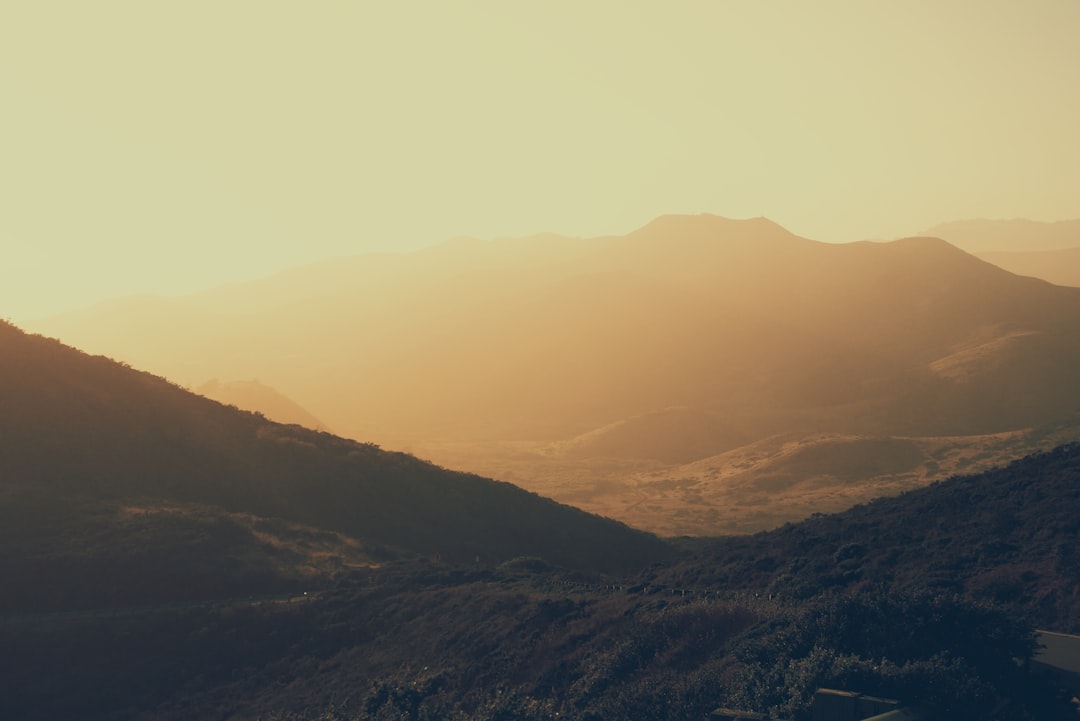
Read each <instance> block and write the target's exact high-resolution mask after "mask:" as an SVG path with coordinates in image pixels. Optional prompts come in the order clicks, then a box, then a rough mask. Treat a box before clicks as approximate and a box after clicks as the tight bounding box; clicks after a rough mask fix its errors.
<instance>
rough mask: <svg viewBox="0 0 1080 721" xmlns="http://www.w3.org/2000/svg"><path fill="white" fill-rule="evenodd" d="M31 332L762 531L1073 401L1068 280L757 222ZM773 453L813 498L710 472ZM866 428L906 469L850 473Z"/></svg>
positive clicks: (497, 250) (420, 450) (1054, 417)
mask: <svg viewBox="0 0 1080 721" xmlns="http://www.w3.org/2000/svg"><path fill="white" fill-rule="evenodd" d="M38 329H39V330H42V331H43V332H46V333H48V334H50V335H55V336H57V337H59V338H61V339H63V340H64V341H65V342H68V343H71V344H73V345H76V346H78V347H81V348H84V349H87V350H90V351H92V352H96V353H105V354H107V355H109V356H112V357H115V358H119V359H122V360H124V361H126V362H129V363H132V364H134V365H136V366H138V367H141V368H146V369H148V370H150V371H152V372H154V373H159V374H162V375H164V376H166V377H168V378H170V379H171V380H173V381H176V382H178V383H182V384H184V385H186V386H189V387H198V386H199V385H200V384H202V383H204V382H205V380H206V379H207V378H244V377H246V378H251V377H257V378H259V379H260V380H261V381H262V382H264V383H266V384H268V385H270V386H272V387H273V388H275V389H277V390H279V391H280V392H281V393H283V394H285V395H286V396H288V397H290V398H292V399H294V400H295V401H296V402H298V403H299V404H300V405H302V406H303V407H305V408H307V409H309V410H310V412H311V413H312V414H314V415H315V416H317V417H318V418H320V419H322V420H324V421H325V422H326V423H327V424H328V425H329V426H330V427H332V428H334V429H335V430H337V431H338V432H340V433H342V434H343V435H345V436H349V437H353V438H357V439H361V440H371V441H375V442H377V443H379V444H381V445H383V446H387V447H394V448H401V449H405V450H408V451H411V452H413V453H416V454H418V455H420V456H423V457H426V458H430V459H432V460H434V461H435V462H437V463H440V464H442V465H445V466H451V467H456V468H467V469H470V470H473V471H476V472H479V473H482V474H483V475H487V476H492V477H497V478H501V479H504V480H509V481H512V482H514V483H517V484H519V485H521V486H524V487H526V488H529V489H531V490H534V491H537V492H539V493H542V494H544V495H547V496H550V497H554V498H556V499H558V500H562V501H565V502H570V503H574V504H575V505H578V506H579V507H582V508H585V509H588V510H592V511H596V512H601V513H603V514H605V515H608V516H611V517H615V518H620V519H624V520H629V519H633V522H634V523H635V524H636V525H639V526H640V527H646V528H650V529H653V530H657V531H661V532H664V533H669V534H680V533H693V534H709V533H715V532H721V531H730V530H734V529H738V530H756V529H759V528H766V527H771V526H772V525H775V524H776V523H779V522H783V521H786V520H793V519H796V518H800V517H804V516H806V515H809V513H811V512H813V511H815V510H838V509H839V508H842V507H844V506H845V504H847V505H850V503H852V502H855V501H857V500H866V499H868V498H869V497H872V496H873V495H877V494H878V493H880V492H881V490H883V489H884V490H886V491H887V492H896V491H898V490H901V489H903V488H906V487H912V486H915V485H921V484H925V483H927V482H929V481H930V480H933V479H934V478H940V477H944V475H948V474H949V473H953V472H963V471H969V470H976V469H978V468H980V467H985V464H986V463H987V462H992V461H1002V460H1006V459H1008V458H1014V457H1018V456H1020V455H1024V454H1025V453H1027V452H1030V451H1031V450H1035V449H1040V448H1049V447H1051V446H1052V445H1054V444H1056V443H1058V442H1061V441H1063V440H1068V439H1069V438H1071V437H1075V436H1076V424H1077V421H1078V417H1077V411H1078V410H1080V377H1078V376H1077V374H1076V373H1075V371H1074V369H1075V368H1076V367H1078V364H1080V290H1077V289H1072V288H1062V287H1057V286H1054V285H1051V284H1049V283H1046V282H1043V281H1039V280H1035V279H1032V278H1024V277H1018V276H1016V275H1014V274H1011V273H1009V272H1006V271H1004V270H1002V269H1000V268H998V267H996V266H994V265H991V264H990V263H987V262H984V261H982V260H980V259H978V258H976V257H974V256H972V255H969V254H968V253H965V252H963V251H962V250H960V249H958V248H956V247H955V246H952V245H950V244H948V243H946V242H944V241H942V240H940V239H934V238H908V239H903V240H899V241H894V242H888V243H871V242H862V243H851V244H845V245H834V244H827V243H820V242H816V241H812V240H808V239H805V238H801V237H798V236H795V235H793V234H791V233H789V232H788V231H786V230H784V229H783V228H781V227H779V226H777V225H776V224H774V223H772V222H770V221H768V220H766V219H762V218H758V219H751V220H730V219H726V218H720V217H717V216H708V215H702V216H664V217H661V218H658V219H657V220H655V221H653V222H652V223H650V224H648V225H646V226H644V227H642V228H640V229H639V230H637V231H634V232H632V233H630V234H627V235H625V236H608V237H599V238H584V239H582V238H566V237H560V236H552V235H543V236H534V237H528V238H520V239H508V240H500V241H491V242H485V241H478V240H473V239H467V238H460V239H456V240H454V241H451V242H448V243H446V244H443V245H440V246H435V247H433V248H429V249H427V250H424V251H420V252H416V253H410V254H398V255H395V254H382V255H364V256H356V257H352V258H343V259H339V260H335V261H333V262H330V263H326V264H322V265H316V266H311V267H307V268H301V269H297V270H294V271H290V272H287V273H284V274H281V275H279V276H275V277H272V278H267V279H265V280H262V281H259V282H255V283H251V284H244V285H237V286H230V287H226V288H221V289H219V290H216V291H211V292H208V293H204V294H200V295H196V296H190V297H184V298H172V299H167V298H133V299H119V300H116V301H113V302H110V303H108V304H105V305H102V306H98V307H95V308H92V309H90V310H87V311H83V312H77V313H71V314H67V315H65V316H62V317H57V318H54V319H52V320H51V321H49V322H46V323H42V324H41V325H40V327H39V328H38ZM785 443H788V444H790V443H796V444H797V445H799V446H801V447H806V446H808V444H812V443H817V444H823V445H822V446H821V448H820V449H819V450H818V451H817V459H818V460H817V465H816V466H815V468H816V472H815V475H814V479H813V482H812V485H813V486H814V487H813V489H810V490H812V491H813V492H811V493H807V490H808V489H807V487H806V484H802V485H801V487H796V486H798V485H799V484H791V483H787V484H785V483H780V482H774V481H769V480H768V479H769V478H770V477H773V476H775V473H774V472H772V471H769V472H762V473H756V474H754V475H755V478H757V479H758V480H753V481H752V482H751V483H750V485H749V486H745V493H741V494H735V495H732V494H731V493H729V492H727V491H725V490H724V489H722V488H721V487H720V486H719V485H718V484H717V482H716V480H715V479H716V478H722V477H728V476H730V475H731V474H732V473H734V472H735V471H737V470H738V468H737V464H746V463H748V462H749V461H748V458H750V457H755V454H756V451H755V450H754V449H755V448H757V449H758V450H759V451H760V450H761V449H762V448H766V447H771V448H782V447H783V446H784V444H785ZM755 444H758V445H756V446H755ZM868 444H869V445H868ZM874 444H881V445H882V447H891V448H895V447H903V448H905V449H907V450H905V451H904V453H903V454H901V455H902V456H903V461H902V462H901V463H900V464H899V466H896V465H895V464H893V465H890V464H888V463H885V464H884V465H881V467H880V470H881V473H880V474H878V475H871V476H865V475H860V476H858V477H857V480H853V479H852V477H851V474H850V473H849V472H848V471H846V470H845V469H847V468H850V467H852V464H853V463H854V464H857V463H858V461H857V460H852V459H853V458H855V459H857V458H858V457H859V454H861V453H865V448H867V447H873V445H874ZM946 448H951V449H953V450H952V451H945V450H942V449H946ZM739 449H743V450H742V451H741V452H738V451H739ZM980 463H982V464H983V465H979V464H980ZM695 464H696V465H695ZM731 464H736V465H731ZM705 467H709V468H712V469H714V470H715V471H716V472H715V473H711V475H710V473H699V472H698V470H695V469H701V468H705ZM871 470H873V468H871ZM875 480H876V481H878V482H876V483H875ZM755 484H756V485H755ZM855 484H861V485H862V488H854V485H855ZM686 489H689V492H684V491H685V490H686ZM763 491H768V492H769V494H770V497H771V498H773V499H776V502H777V504H778V506H777V509H779V508H782V509H783V510H782V511H780V510H777V509H762V508H761V507H760V503H758V502H756V501H754V499H755V498H760V496H761V492H763ZM703 507H704V508H703Z"/></svg>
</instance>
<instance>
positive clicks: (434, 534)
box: [0, 324, 670, 604]
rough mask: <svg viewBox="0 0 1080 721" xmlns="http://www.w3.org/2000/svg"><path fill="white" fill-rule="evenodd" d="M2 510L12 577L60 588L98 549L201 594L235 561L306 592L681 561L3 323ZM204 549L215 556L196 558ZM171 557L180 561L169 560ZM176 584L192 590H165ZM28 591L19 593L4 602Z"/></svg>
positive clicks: (582, 520)
mask: <svg viewBox="0 0 1080 721" xmlns="http://www.w3.org/2000/svg"><path fill="white" fill-rule="evenodd" d="M0 511H2V513H3V515H4V516H5V518H6V523H5V524H4V531H3V534H4V543H3V545H2V548H0V551H2V553H3V558H2V559H0V560H2V561H3V564H4V568H5V569H6V572H7V577H8V578H9V579H10V578H22V577H24V575H25V576H26V577H29V578H31V579H36V580H37V581H40V580H41V579H42V578H44V577H53V575H54V576H55V578H56V579H58V580H57V584H59V587H60V588H63V587H66V585H67V584H70V583H71V582H72V579H78V578H93V577H94V576H95V574H94V573H93V572H91V571H88V570H86V569H81V570H78V572H77V573H74V574H72V573H70V571H71V569H73V568H74V569H80V568H81V566H80V562H79V559H80V558H82V557H84V556H94V555H95V554H97V556H100V558H99V559H97V561H95V562H100V563H102V564H103V565H104V566H109V565H110V563H112V562H115V563H112V565H114V566H119V567H120V568H121V569H123V568H127V569H131V568H142V567H147V568H149V569H151V570H153V569H155V568H156V569H157V570H156V571H155V573H156V574H157V575H156V576H155V578H158V579H159V580H161V579H160V576H161V574H163V573H164V574H167V575H169V576H171V575H173V574H177V578H179V579H186V580H187V581H188V582H190V584H191V585H192V586H193V587H195V586H198V583H196V582H195V581H194V580H192V579H193V578H203V577H204V576H206V575H207V574H208V573H209V574H210V575H215V574H216V577H219V580H220V577H222V576H221V573H220V570H221V566H222V565H225V566H228V564H229V563H231V562H232V561H230V560H229V559H236V561H235V563H236V565H237V568H240V569H243V573H244V574H247V575H244V577H243V579H238V580H236V584H237V585H238V586H240V587H243V586H244V579H246V581H248V582H250V581H251V576H252V575H254V576H256V577H261V578H262V580H261V581H260V582H259V583H256V584H254V585H255V586H258V587H266V586H271V587H275V588H280V587H281V586H282V583H283V582H284V581H288V583H287V584H285V585H286V586H291V587H294V588H295V587H296V585H297V584H298V583H300V582H301V581H303V579H304V578H306V577H309V576H312V575H316V576H317V575H320V574H321V571H319V569H320V568H321V569H322V570H323V571H326V570H328V569H330V570H332V569H333V568H335V567H336V568H338V569H339V570H341V569H346V568H348V567H352V566H356V565H357V564H361V565H362V564H363V563H365V560H364V559H376V560H377V559H379V558H390V557H394V556H400V555H401V554H403V553H404V554H414V555H415V554H422V555H424V556H428V557H434V556H440V557H442V558H445V559H446V560H447V561H454V562H473V560H474V559H475V557H476V556H480V557H481V559H482V560H483V561H484V562H485V563H498V562H501V561H504V560H507V559H510V558H514V557H516V556H523V555H530V556H539V557H544V558H547V559H549V560H551V561H554V562H558V563H561V564H564V565H567V566H569V567H581V568H591V569H601V568H605V567H606V568H610V569H616V568H624V569H625V568H628V567H639V566H641V565H644V564H647V563H649V562H652V561H655V560H657V559H658V558H662V557H665V555H666V554H668V553H670V549H667V547H666V546H665V545H664V544H662V543H661V542H659V541H658V540H657V539H656V538H654V537H652V536H649V535H647V534H644V533H641V532H638V531H634V530H631V529H629V528H627V527H625V526H623V525H621V524H618V523H616V522H614V521H610V520H607V519H601V518H597V517H594V516H590V515H588V514H585V513H583V512H582V511H580V510H578V509H574V508H569V507H566V506H561V505H559V504H556V503H554V502H552V501H550V500H548V499H545V498H540V497H538V496H536V495H535V494H532V493H528V492H526V491H523V490H521V489H519V488H516V487H514V486H511V485H510V484H507V483H501V482H496V481H490V480H487V479H483V478H479V477H477V476H473V475H468V474H463V473H454V472H451V471H447V470H444V469H441V468H438V467H435V466H432V465H430V464H428V463H425V462H423V461H420V460H418V459H416V458H413V457H411V456H408V455H405V454H402V453H390V452H386V451H382V450H379V449H378V448H377V447H375V446H373V445H370V444H361V443H357V442H355V441H349V440H344V439H341V438H337V437H334V436H330V435H328V434H325V433H316V432H313V431H309V430H306V429H303V428H301V427H299V426H283V425H280V424H277V423H273V422H270V421H267V420H265V419H264V418H262V417H260V416H257V415H254V414H251V413H246V412H241V411H238V410H236V409H233V408H229V407H226V406H223V405H221V404H219V403H217V402H214V401H211V400H208V399H206V398H202V397H199V396H196V395H194V394H191V393H189V392H187V391H184V390H183V389H180V388H178V387H176V386H174V385H172V384H170V383H168V382H167V381H165V380H163V379H161V378H158V377H155V376H152V375H150V374H147V373H144V372H140V371H135V370H132V369H130V368H125V367H123V366H121V365H119V364H117V363H115V362H113V361H110V360H108V359H105V358H102V357H91V356H88V355H85V354H83V353H81V352H79V351H76V350H74V349H72V348H68V347H66V346H63V345H61V344H60V343H58V342H57V341H54V340H50V339H46V338H42V337H40V336H31V335H27V334H24V333H23V332H21V331H19V330H18V329H16V328H15V327H13V326H10V325H7V324H0ZM305 527H306V528H307V530H304V529H305ZM163 529H165V530H163ZM169 529H172V530H169ZM200 539H201V540H200ZM208 539H209V541H210V542H211V546H213V547H214V548H216V552H217V553H219V554H220V557H219V560H218V561H214V562H212V561H211V559H213V557H214V556H213V554H211V555H208V556H203V555H200V553H201V552H200V551H199V550H198V549H199V548H201V547H202V546H201V545H200V544H201V543H204V542H207V541H208ZM215 539H216V540H215ZM215 544H216V545H215ZM148 547H149V550H148ZM110 549H113V550H110ZM193 549H194V550H193ZM115 554H119V556H117V555H115ZM155 554H158V555H155ZM176 555H179V556H180V557H182V559H181V560H183V563H179V564H174V563H173V562H172V561H169V560H168V559H172V558H173V557H174V556H176ZM118 559H119V561H118ZM197 559H202V560H197ZM243 559H247V560H246V561H244V560H243ZM275 559H276V560H277V561H278V562H275ZM289 559H292V560H289ZM319 559H321V560H319ZM334 559H336V560H334ZM91 560H92V561H93V560H94V559H93V558H92V559H91ZM203 561H205V562H206V563H207V564H209V565H208V567H202V566H200V563H202V562H203ZM279 566H281V567H282V568H284V572H279V571H281V570H282V568H278V567H279ZM304 567H306V568H307V571H303V568H304ZM50 569H51V570H50ZM166 569H167V570H166ZM184 569H189V570H190V574H187V575H185V571H184ZM275 569H277V570H275ZM54 572H55V573H54ZM238 573H239V571H238ZM51 574H52V575H51ZM87 574H89V575H87ZM192 574H193V575H192ZM260 574H261V576H260ZM115 575H116V574H115V573H113V574H111V575H108V574H107V575H106V576H103V577H102V578H105V577H112V576H115ZM120 575H121V576H122V575H123V574H122V573H121V574H120ZM129 575H130V574H129ZM136 575H141V574H136ZM323 575H325V574H323ZM95 583H96V584H97V585H100V584H101V583H103V581H102V580H101V579H98V580H97V581H95ZM176 584H180V585H184V581H183V580H176V579H175V578H174V579H173V580H171V581H168V582H167V585H169V586H170V587H172V586H174V585H176ZM150 585H151V586H152V585H153V584H150ZM219 586H220V584H218V586H215V588H216V589H217V592H219V593H220V592H221V588H220V587H219ZM147 592H148V593H152V592H153V589H152V588H150V589H147ZM193 592H195V591H193ZM19 593H20V591H19V589H18V584H14V583H12V584H10V585H9V587H8V589H7V591H6V594H7V595H6V596H5V597H4V598H3V602H4V604H9V603H15V601H13V600H12V599H11V598H9V597H7V596H10V594H16V595H17V594H19ZM101 593H102V594H106V595H108V594H109V593H112V594H114V595H115V594H119V595H123V591H122V590H117V587H113V588H112V590H111V591H110V590H108V589H102V590H101ZM205 593H207V594H210V593H211V591H210V590H207V591H206V592H205ZM249 593H250V591H249ZM56 594H57V596H56V598H55V599H54V600H55V602H56V603H58V604H59V603H62V602H63V597H64V594H63V593H61V592H59V591H57V592H56ZM136 595H138V594H136ZM40 603H41V601H40V599H39V604H40Z"/></svg>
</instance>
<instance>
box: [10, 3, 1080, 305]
mask: <svg viewBox="0 0 1080 721" xmlns="http://www.w3.org/2000/svg"><path fill="white" fill-rule="evenodd" d="M1078 34H1080V3H1078V2H1076V1H1075V0H1038V1H1036V2H1029V3H1015V2H1001V1H988V0H979V1H977V2H976V1H974V0H969V1H961V0H957V1H955V2H947V3H940V2H931V1H930V0H918V1H913V2H905V3H876V2H863V1H861V0H853V1H848V2H836V1H831V2H830V1H823V2H815V3H806V2H800V1H797V0H787V1H777V2H768V3H762V2H751V1H747V2H676V3H671V2H648V3H642V2H626V0H620V1H619V2H614V1H608V0H596V1H594V2H588V3H579V2H563V1H561V0H553V1H550V2H544V3H507V2H495V1H493V2H453V3H448V2H419V3H371V2H348V3H346V2H329V3H294V2H268V1H266V0H260V1H259V2H254V1H237V2H210V1H209V0H189V1H188V2H184V3H147V2H142V1H141V0H130V1H127V2H124V1H119V0H101V1H100V2H92V3H89V2H81V1H75V0H71V1H68V2H63V1H60V2H34V3H31V2H5V3H3V4H2V5H0V93H2V97H3V99H4V100H3V111H2V113H0V198H2V205H0V209H2V211H0V249H2V251H3V257H2V259H0V316H5V317H9V318H12V319H14V320H16V321H20V322H22V321H25V320H30V319H34V318H38V317H43V316H46V315H49V314H52V313H55V312H58V311H61V310H67V309H71V308H75V307H79V306H84V305H87V304H89V303H92V302H95V301H98V300H100V299H102V298H106V297H110V296H117V295H125V294H130V293H142V292H151V293H160V294H180V293H188V292H195V291H199V290H205V289H207V288H210V287H212V286H215V285H219V284H222V283H225V282H231V281H242V280H250V279H253V278H256V277H260V276H263V275H266V274H268V273H271V272H274V271H278V270H281V269H284V268H286V267H290V266H295V265H298V264H303V263H309V262H315V261H319V260H324V259H327V258H330V257H334V256H340V255H348V254H354V253H359V252H366V251H371V250H407V249H415V248H418V247H422V246H427V245H432V244H434V243H437V242H441V241H444V240H446V239H448V238H451V237H454V236H458V235H470V236H476V237H480V238H496V237H503V236H521V235H528V234H531V233H536V232H541V231H550V232H556V233H562V234H565V235H570V236H596V235H603V234H622V233H626V232H629V231H630V230H632V229H634V228H637V227H640V226H642V225H644V224H645V223H646V222H648V221H649V220H650V219H652V218H654V217H656V216H658V215H660V214H662V213H698V212H709V213H716V214H719V215H724V216H728V217H735V218H745V217H755V216H767V217H769V218H771V219H773V220H775V221H776V222H778V223H780V224H782V225H783V226H784V227H787V228H789V229H791V230H792V231H793V232H795V233H797V234H800V235H802V236H806V237H811V238H815V239H819V240H824V241H850V240H855V239H860V238H893V237H898V236H902V235H909V234H913V233H916V232H918V231H919V230H921V229H924V228H928V227H931V226H933V225H934V224H936V223H939V222H943V221H948V220H956V219H963V218H974V217H989V218H1010V217H1027V218H1032V219H1035V220H1057V219H1063V218H1073V217H1078V216H1080V134H1078V133H1076V128H1077V127H1078V126H1080V92H1077V84H1076V69H1077V68H1080V43H1077V42H1076V38H1077V36H1078Z"/></svg>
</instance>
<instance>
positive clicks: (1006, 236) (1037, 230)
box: [922, 218, 1080, 256]
mask: <svg viewBox="0 0 1080 721" xmlns="http://www.w3.org/2000/svg"><path fill="white" fill-rule="evenodd" d="M922 235H929V236H933V237H935V238H944V239H945V240H947V241H949V242H950V243H952V244H953V245H955V246H957V247H959V248H963V249H964V250H966V251H967V252H969V253H976V254H978V255H980V256H981V255H982V254H983V253H996V252H1033V251H1045V250H1063V249H1065V248H1080V218H1078V219H1075V220H1058V221H1054V222H1042V221H1037V220H1028V219H1027V218H1012V219H1009V220H990V219H986V218H978V219H972V220H954V221H950V222H947V223H939V224H938V225H935V226H933V227H932V228H928V229H927V230H925V231H923V232H922Z"/></svg>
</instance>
